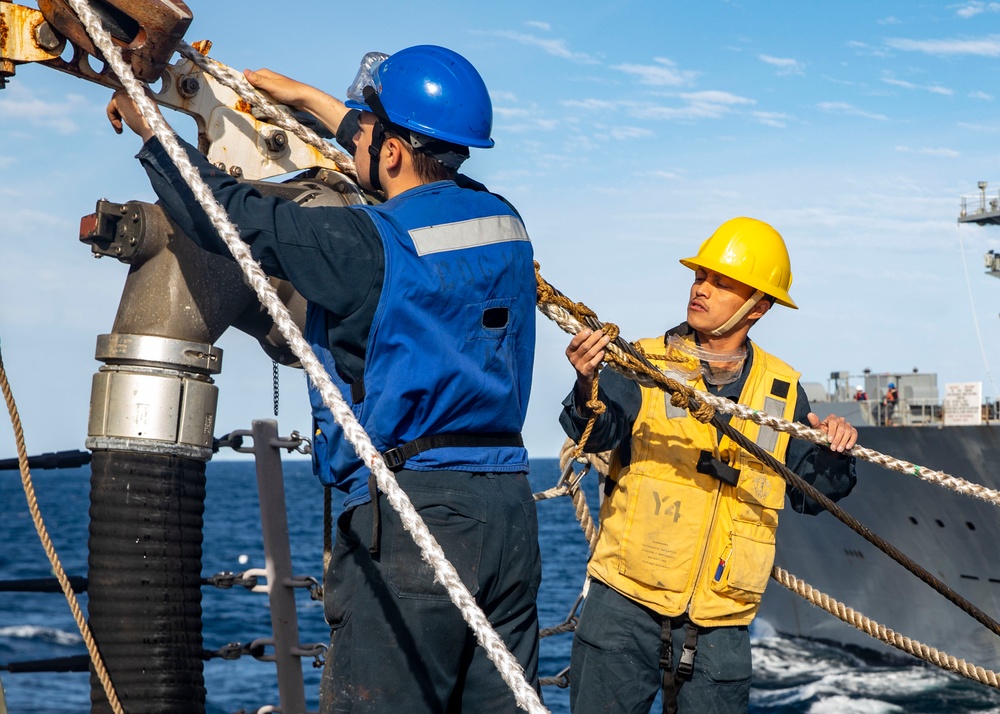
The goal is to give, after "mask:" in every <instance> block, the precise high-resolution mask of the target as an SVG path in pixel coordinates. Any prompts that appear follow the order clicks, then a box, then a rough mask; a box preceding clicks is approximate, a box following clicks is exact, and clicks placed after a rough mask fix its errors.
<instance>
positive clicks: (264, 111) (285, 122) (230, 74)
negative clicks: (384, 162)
mask: <svg viewBox="0 0 1000 714" xmlns="http://www.w3.org/2000/svg"><path fill="white" fill-rule="evenodd" d="M178 52H180V54H181V55H183V56H184V57H186V58H187V59H189V60H191V62H192V63H193V64H195V65H196V66H197V67H198V68H199V69H200V70H202V71H203V72H205V74H208V75H211V76H212V77H214V78H215V79H217V80H218V81H219V83H220V84H222V85H223V86H225V87H228V88H229V89H231V90H233V91H234V92H236V95H237V96H238V97H239V98H240V99H242V100H243V101H245V102H247V103H248V104H250V105H251V106H252V107H254V108H255V109H256V110H257V113H258V114H260V115H261V116H263V117H265V118H266V119H270V120H271V122H272V123H274V124H276V125H278V126H279V127H281V128H282V129H284V130H285V131H287V132H290V133H292V134H294V135H295V136H297V137H298V138H299V139H301V140H302V141H304V142H305V143H306V144H309V145H310V146H312V147H314V148H316V149H318V150H319V152H320V153H321V154H323V156H325V157H326V158H328V159H330V160H331V161H332V162H333V163H334V165H336V167H337V168H338V169H339V170H340V171H341V172H343V173H345V174H347V175H348V176H350V177H352V178H354V179H357V170H356V169H355V168H354V161H352V160H351V158H350V157H349V156H348V155H347V154H345V153H343V152H341V151H337V150H336V149H335V148H333V147H332V146H330V144H329V143H328V142H325V141H323V139H322V138H321V137H320V136H319V134H317V133H316V132H315V131H313V130H312V129H310V128H309V127H307V126H303V125H302V124H301V123H300V122H299V121H298V120H297V119H295V117H293V116H291V115H289V114H288V113H287V112H283V111H281V110H280V109H278V107H277V105H276V104H274V103H273V102H272V101H270V100H269V99H267V98H266V97H265V96H264V95H263V94H262V93H261V92H259V91H258V90H257V88H256V87H254V86H253V85H252V84H250V82H248V81H247V78H246V77H244V76H243V73H242V72H237V71H236V70H234V69H233V68H232V67H227V66H226V65H224V64H222V63H221V62H216V61H215V60H214V59H212V58H211V57H206V56H205V55H203V54H202V53H201V52H199V51H198V50H197V49H195V48H194V47H192V46H191V45H189V44H188V43H187V42H184V41H183V40H182V41H181V43H180V45H178Z"/></svg>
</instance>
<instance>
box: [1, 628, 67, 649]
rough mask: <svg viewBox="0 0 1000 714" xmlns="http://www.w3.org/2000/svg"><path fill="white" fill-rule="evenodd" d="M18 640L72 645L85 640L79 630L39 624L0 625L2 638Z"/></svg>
mask: <svg viewBox="0 0 1000 714" xmlns="http://www.w3.org/2000/svg"><path fill="white" fill-rule="evenodd" d="M3 637H6V638H9V639H17V640H35V641H38V642H44V643H46V644H52V645H62V646H70V645H77V644H80V643H81V642H83V637H81V636H80V633H79V632H66V631H65V630H59V629H56V628H54V627H41V626H39V625H16V626H13V627H0V638H3Z"/></svg>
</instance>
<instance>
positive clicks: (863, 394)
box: [854, 384, 868, 402]
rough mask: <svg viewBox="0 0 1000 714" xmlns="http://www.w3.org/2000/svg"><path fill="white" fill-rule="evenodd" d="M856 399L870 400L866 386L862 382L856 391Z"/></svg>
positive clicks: (858, 400)
mask: <svg viewBox="0 0 1000 714" xmlns="http://www.w3.org/2000/svg"><path fill="white" fill-rule="evenodd" d="M854 401H856V402H867V401H868V393H867V392H866V391H865V388H864V387H862V386H861V385H860V384H859V385H858V386H857V388H856V391H855V392H854Z"/></svg>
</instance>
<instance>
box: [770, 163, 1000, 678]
mask: <svg viewBox="0 0 1000 714" xmlns="http://www.w3.org/2000/svg"><path fill="white" fill-rule="evenodd" d="M992 193H993V194H995V195H992V196H991V195H988V194H987V184H986V183H985V182H980V184H979V193H978V194H975V195H972V196H966V197H963V198H962V205H961V212H960V215H959V219H958V220H959V222H961V223H977V224H980V225H1000V193H998V192H996V191H993V192H992ZM985 263H986V269H987V274H988V275H993V276H994V277H1000V254H998V253H994V252H993V251H992V250H991V251H989V252H988V253H987V254H986V256H985ZM889 383H892V384H894V385H895V387H896V389H897V390H898V397H899V399H898V404H897V405H896V407H895V409H894V410H893V412H892V414H891V415H890V414H889V413H888V410H887V408H886V407H885V406H883V405H882V397H883V395H884V394H885V392H886V390H887V388H888V386H889ZM803 386H805V387H806V390H807V393H808V394H809V397H810V401H811V402H813V404H814V411H816V412H817V413H820V414H823V413H835V414H839V415H840V416H843V417H845V418H847V419H848V420H849V421H851V423H852V424H854V425H855V426H856V427H857V428H858V443H859V444H861V445H862V446H865V447H868V448H870V449H874V450H876V451H879V452H881V453H883V454H887V455H890V456H894V457H896V458H899V459H904V460H906V461H909V462H911V463H914V464H918V465H920V466H923V467H927V468H931V469H935V470H939V471H944V472H945V473H948V474H950V475H952V476H958V477H961V478H963V479H965V480H967V481H971V482H974V483H977V484H980V485H983V486H986V487H989V488H992V489H1000V423H998V414H997V405H996V404H995V403H994V404H981V403H980V402H979V401H978V400H977V401H976V403H975V404H973V405H971V406H972V408H973V409H972V411H974V412H978V414H976V413H973V414H972V415H971V416H972V417H973V418H971V419H968V418H967V417H969V414H965V415H964V417H966V419H965V421H971V422H972V423H973V424H974V425H964V426H957V425H952V424H951V422H954V421H956V420H957V421H962V420H960V419H956V414H955V412H956V411H957V408H956V407H954V405H953V404H952V405H948V408H949V409H951V410H952V412H951V413H949V412H948V411H947V410H946V409H945V404H944V403H943V402H942V400H941V399H940V395H941V391H940V389H939V385H938V383H937V376H936V375H935V374H932V373H915V372H896V373H877V374H876V373H871V372H867V371H866V373H865V374H863V375H857V376H854V375H850V374H848V373H847V372H835V373H833V374H831V377H830V383H829V385H828V386H826V387H824V385H821V384H811V385H803ZM859 386H860V387H861V390H860V391H863V392H864V393H865V394H866V395H867V396H868V397H869V399H867V400H863V401H861V400H856V399H855V396H856V392H857V391H859V390H858V387H859ZM965 411H966V412H968V411H970V405H969V404H968V403H966V404H965ZM841 505H842V506H843V507H844V508H845V510H847V511H848V512H849V513H850V514H851V515H853V516H854V517H855V518H857V519H858V520H859V521H861V522H862V523H864V524H865V525H866V526H868V527H869V528H870V529H871V530H872V531H873V532H875V533H876V534H877V535H879V536H881V537H882V538H883V539H885V540H886V541H888V542H890V543H892V544H894V545H895V546H896V547H897V548H899V549H900V550H902V551H903V552H904V553H905V554H906V555H908V556H909V557H910V558H911V559H913V560H915V561H916V562H918V563H920V564H921V565H923V566H924V567H925V568H926V569H927V570H928V571H930V572H931V573H932V574H933V575H934V576H936V577H937V578H939V579H940V580H941V581H943V582H944V583H945V584H946V585H948V586H949V587H951V588H952V589H953V590H955V591H956V592H958V593H959V594H960V595H962V596H963V597H965V598H966V599H967V600H969V601H971V602H972V603H974V604H975V605H977V606H978V607H979V608H980V609H981V610H983V611H985V612H986V613H988V614H990V615H991V616H993V617H996V616H998V615H1000V557H998V556H997V543H1000V513H998V511H997V508H996V506H993V505H991V504H989V503H986V502H984V501H981V500H978V499H975V498H971V497H969V496H966V495H962V494H958V493H955V492H953V491H949V490H946V489H944V488H942V487H940V486H937V485H934V484H930V483H926V482H924V481H921V480H919V479H918V478H916V477H915V476H911V475H904V474H901V473H898V472H896V471H889V470H886V469H884V468H882V467H880V466H876V465H874V464H871V463H869V462H866V461H862V460H858V485H857V487H856V488H855V490H854V491H853V492H852V494H851V496H850V497H849V498H848V499H847V500H846V501H844V502H843V503H842V504H841ZM777 541H778V542H777V554H776V557H775V564H776V565H777V566H779V567H781V568H784V569H785V570H787V571H788V572H789V573H791V574H792V575H794V576H796V577H797V578H799V579H801V580H804V581H805V582H807V583H809V585H811V586H813V587H814V588H816V589H818V590H819V591H821V592H823V593H826V594H827V595H829V596H830V597H833V598H836V599H837V600H839V601H840V602H842V603H844V604H846V605H847V606H849V607H852V608H854V609H855V610H856V611H858V612H860V613H862V614H864V615H866V616H867V617H869V618H871V619H872V620H875V621H876V622H878V623H880V624H882V625H885V626H886V627H889V628H892V629H893V630H895V631H896V632H897V633H899V634H902V635H905V636H907V637H910V638H912V639H915V640H918V641H920V642H922V643H924V644H927V645H930V646H932V647H934V648H936V649H939V650H941V651H943V652H946V653H948V654H950V655H953V656H955V657H958V658H962V659H965V660H966V661H967V662H969V663H970V664H976V665H979V666H982V667H985V668H986V669H991V670H998V669H1000V638H998V637H997V636H996V635H994V634H993V633H992V632H990V631H989V630H987V629H986V628H985V627H984V626H983V625H981V624H979V623H978V622H976V621H975V620H973V619H972V617H970V616H969V615H967V614H966V613H964V612H962V611H961V610H960V609H959V608H958V607H956V606H955V605H953V604H952V603H950V602H948V601H947V600H946V599H945V598H944V597H943V596H941V595H940V594H938V593H937V592H935V591H934V590H932V589H931V588H930V587H928V586H927V585H926V584H924V583H923V582H921V581H920V580H918V578H917V577H916V576H914V575H912V574H911V573H909V572H908V571H907V570H905V569H904V568H903V567H902V566H900V565H898V564H897V563H896V562H894V561H893V560H891V559H890V558H889V557H888V556H887V555H885V554H884V553H882V552H881V551H879V550H878V549H877V548H875V547H874V546H873V545H871V544H870V543H868V541H866V540H864V539H863V538H862V537H861V536H859V535H857V534H856V533H854V532H853V531H851V530H850V529H849V528H848V527H847V526H845V525H844V524H843V523H841V522H840V521H838V520H837V519H836V518H834V517H833V516H831V515H830V514H828V513H822V514H820V515H818V516H815V517H812V516H802V515H800V514H798V513H795V512H794V511H791V510H790V509H786V510H785V512H784V513H782V519H781V528H779V529H778V537H777ZM761 617H762V618H763V619H764V620H766V621H767V622H768V623H770V624H771V625H773V626H774V628H775V629H776V630H777V631H778V632H780V633H782V634H788V635H793V636H802V637H807V638H811V639H818V640H825V641H832V642H836V643H839V644H844V645H856V646H860V647H862V648H866V649H873V650H876V651H879V652H881V653H883V654H887V653H889V652H897V651H896V650H891V649H890V648H888V647H887V646H885V645H882V644H881V643H879V642H878V641H877V640H874V639H872V638H871V637H869V636H868V635H867V634H865V633H864V632H861V631H859V630H856V629H855V628H853V627H851V626H850V625H847V624H845V623H843V622H841V621H840V620H838V619H836V618H835V617H833V616H832V615H830V614H829V613H827V612H825V611H824V610H821V609H819V608H817V607H814V606H813V605H811V604H809V603H808V602H806V601H805V600H803V599H802V598H800V597H799V596H798V595H796V594H793V593H791V592H790V591H788V590H786V589H785V588H783V587H782V586H780V585H778V584H777V583H772V584H771V585H770V587H769V588H768V592H767V595H766V596H765V597H764V601H763V605H762V608H761Z"/></svg>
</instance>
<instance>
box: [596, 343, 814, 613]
mask: <svg viewBox="0 0 1000 714" xmlns="http://www.w3.org/2000/svg"><path fill="white" fill-rule="evenodd" d="M639 346H640V347H641V348H642V349H643V351H644V352H645V353H646V355H647V356H648V357H649V359H650V361H651V362H652V363H653V364H654V365H656V366H657V367H659V368H661V369H663V370H664V371H665V372H668V373H670V372H671V371H672V368H674V367H676V366H677V365H676V362H674V361H668V359H667V349H668V348H667V347H666V346H665V345H664V341H663V338H662V337H660V338H652V339H645V340H640V342H639ZM670 351H671V352H672V353H675V354H671V355H670V356H671V357H672V358H675V359H676V358H678V357H679V355H678V354H676V353H677V351H676V350H674V349H673V348H670ZM688 366H691V365H688ZM699 372H700V371H699ZM678 375H679V373H677V372H675V373H674V374H673V376H675V377H677V376H678ZM798 380H799V373H798V372H796V371H795V370H793V369H792V368H791V367H789V366H788V365H787V364H785V363H784V362H782V361H781V360H779V359H777V358H776V357H773V356H772V355H769V354H767V353H766V352H764V351H763V350H762V349H760V348H759V347H757V346H756V345H753V362H752V364H751V367H750V373H749V375H748V376H747V380H746V384H745V385H744V387H743V393H742V394H741V395H740V403H741V404H745V405H747V406H749V407H751V408H753V409H757V410H762V411H765V412H767V413H768V414H772V415H774V416H779V417H781V418H783V419H785V420H788V421H791V420H792V416H793V414H794V411H795V401H796V399H795V397H796V392H797V389H798ZM688 384H689V385H690V386H692V387H694V388H696V389H701V390H705V383H704V381H703V380H702V378H701V376H700V373H699V375H698V376H697V377H696V378H692V379H691V380H689V381H688ZM731 424H732V425H733V427H734V428H736V429H738V430H739V431H740V432H742V433H743V434H744V435H745V436H746V437H747V438H749V439H750V440H752V441H755V442H756V443H757V444H758V445H760V446H761V447H763V448H764V449H766V450H767V451H769V452H771V453H772V454H773V455H774V456H775V457H776V458H777V459H778V460H779V461H782V462H783V461H784V459H785V451H786V449H787V447H788V439H789V436H788V434H785V433H781V432H775V431H774V430H772V429H770V428H767V427H760V426H758V425H757V424H756V423H754V422H752V421H749V420H743V419H738V418H736V417H733V418H732V421H731ZM631 447H632V456H631V463H629V464H628V465H627V466H622V465H621V463H620V460H619V454H618V452H617V451H616V452H615V454H614V456H613V459H612V463H611V472H610V478H611V479H612V480H613V481H614V482H615V483H614V488H613V490H612V492H611V493H610V495H609V496H608V497H607V498H606V499H605V501H604V504H603V505H602V507H601V530H600V536H599V539H598V542H597V547H596V549H595V550H594V555H593V557H592V558H591V561H590V564H589V566H588V572H589V573H590V575H591V576H593V577H595V578H597V579H598V580H600V581H602V582H604V583H605V584H607V585H608V586H609V587H611V588H614V589H615V590H617V591H619V592H621V593H622V594H624V595H626V596H627V597H629V598H631V599H632V600H635V601H637V602H639V603H642V604H643V605H645V606H647V607H649V608H651V609H652V610H654V611H656V612H658V613H660V614H662V615H667V616H669V617H676V616H678V615H680V614H682V613H684V612H685V611H686V612H687V613H688V616H689V617H690V618H691V621H692V622H694V623H695V624H697V625H702V626H717V625H746V624H749V623H750V621H751V620H753V618H754V616H755V615H756V614H757V610H758V608H759V603H760V597H761V594H762V593H763V592H764V588H765V586H766V585H767V581H768V577H769V576H770V573H771V566H772V565H773V563H774V536H775V530H776V529H777V527H778V511H779V510H781V509H782V508H784V502H785V481H784V479H782V478H781V476H779V475H778V474H776V473H774V472H773V471H771V470H770V469H768V468H767V467H765V466H764V465H763V464H762V463H761V462H760V461H758V460H757V459H755V458H754V457H752V456H751V455H749V454H747V453H746V452H744V451H743V450H742V449H740V448H739V447H738V446H736V445H735V444H734V443H733V442H732V441H731V440H730V439H729V438H728V437H723V439H722V441H721V443H720V442H719V439H718V435H717V431H716V428H715V427H714V426H712V425H711V424H703V423H701V422H699V421H698V420H697V419H695V418H694V417H692V416H691V415H690V414H689V413H688V412H687V411H686V410H683V409H680V408H677V407H673V406H672V405H671V404H670V400H669V396H668V395H667V393H665V392H663V391H662V390H659V389H647V388H645V387H643V388H642V406H641V408H640V411H639V416H638V418H637V419H636V420H635V424H634V425H633V428H632V444H631ZM702 452H708V453H710V454H711V455H713V456H714V457H715V458H717V459H719V460H720V461H722V462H724V463H727V464H729V465H730V466H732V467H734V468H736V469H738V471H739V478H738V481H737V484H736V486H731V485H729V484H727V483H725V482H723V481H721V480H719V479H718V478H716V477H714V476H711V475H709V474H706V473H700V472H699V471H698V470H697V465H698V461H699V458H701V457H702Z"/></svg>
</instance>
